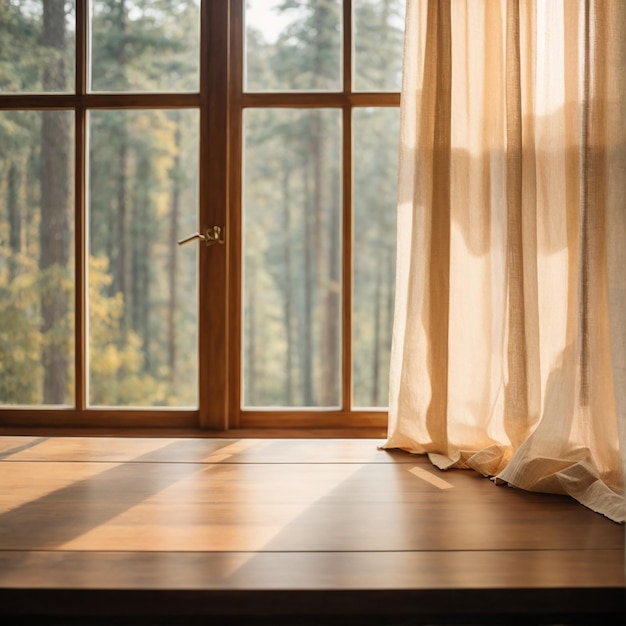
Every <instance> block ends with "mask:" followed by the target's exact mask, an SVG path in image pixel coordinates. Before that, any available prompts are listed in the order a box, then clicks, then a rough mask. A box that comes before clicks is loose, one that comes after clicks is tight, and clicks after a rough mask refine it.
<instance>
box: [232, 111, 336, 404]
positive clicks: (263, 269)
mask: <svg viewBox="0 0 626 626" xmlns="http://www.w3.org/2000/svg"><path fill="white" fill-rule="evenodd" d="M245 113H246V114H245V119H244V132H245V146H244V159H245V162H244V190H243V201H244V218H243V219H244V248H243V249H244V250H245V255H244V278H243V282H244V290H243V294H244V295H243V299H244V324H243V338H242V340H243V353H242V358H243V405H244V406H245V407H304V406H311V407H331V406H339V404H340V393H341V390H340V372H341V367H340V344H341V261H340V259H341V179H340V173H341V111H338V110H320V109H314V110H310V109H309V110H291V109H271V110H267V109H264V110H248V111H246V112H245Z"/></svg>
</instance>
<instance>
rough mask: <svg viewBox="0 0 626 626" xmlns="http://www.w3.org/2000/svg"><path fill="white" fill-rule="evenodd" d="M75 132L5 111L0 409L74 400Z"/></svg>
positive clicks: (65, 122) (61, 121) (61, 119)
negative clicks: (5, 406) (5, 405)
mask: <svg viewBox="0 0 626 626" xmlns="http://www.w3.org/2000/svg"><path fill="white" fill-rule="evenodd" d="M73 128H74V123H73V114H72V113H69V112H67V111H48V112H41V111H28V112H20V111H14V112H10V111H2V112H0V404H22V405H33V404H47V405H66V404H71V403H73V402H74V362H73V358H74V311H73V307H74V259H73V252H74V249H73V231H74V228H73V218H72V215H73V206H74V198H73V189H74V186H73V184H72V182H71V181H72V179H73V175H74V174H73V168H74V158H73V146H74V143H73V142H74V137H73Z"/></svg>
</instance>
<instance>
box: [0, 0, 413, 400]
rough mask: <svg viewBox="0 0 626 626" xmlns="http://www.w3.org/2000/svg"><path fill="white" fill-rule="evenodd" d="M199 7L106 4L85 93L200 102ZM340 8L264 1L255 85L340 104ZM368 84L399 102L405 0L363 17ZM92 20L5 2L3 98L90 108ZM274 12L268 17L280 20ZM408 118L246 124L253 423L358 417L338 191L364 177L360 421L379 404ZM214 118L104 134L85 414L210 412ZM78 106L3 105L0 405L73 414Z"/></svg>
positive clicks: (357, 225)
mask: <svg viewBox="0 0 626 626" xmlns="http://www.w3.org/2000/svg"><path fill="white" fill-rule="evenodd" d="M199 4H200V0H93V1H92V2H90V3H89V7H90V36H91V41H90V51H91V54H90V58H89V76H90V83H89V90H90V91H92V92H94V93H98V92H107V93H111V92H113V93H117V92H120V93H135V92H143V93H150V92H159V93H162V92H171V93H174V92H196V91H197V90H198V85H199V77H198V73H199V51H200V45H199V33H198V23H199V18H198V11H199ZM341 4H342V3H341V2H340V0H248V2H247V3H246V6H247V9H248V11H247V18H248V19H247V20H246V33H245V47H246V49H245V57H244V58H245V79H244V80H245V85H244V87H245V89H246V90H248V91H252V92H271V91H276V92H287V91H293V90H298V91H309V92H324V91H340V90H341V89H342V87H341V85H342V68H341V59H342V55H341V50H342V40H341ZM353 5H354V31H355V37H354V45H355V49H354V50H355V51H354V89H355V90H356V91H372V92H375V91H399V86H400V85H399V83H400V64H401V49H402V23H403V8H404V6H403V5H404V2H403V1H402V0H354V2H353ZM75 14H76V12H75V7H74V2H68V1H66V0H46V1H45V2H42V1H41V0H39V1H35V0H23V1H19V2H18V1H15V0H0V93H9V94H11V93H15V94H23V93H73V92H74V90H75V85H74V67H75V51H74V49H75V31H76V27H75V23H74V21H75ZM268 15H269V16H270V17H271V18H272V19H270V20H269V21H268V19H267V17H268ZM398 127H399V111H398V109H397V108H395V107H391V108H365V107H363V108H355V109H354V110H353V115H352V129H353V141H352V150H353V157H352V166H353V167H352V169H353V171H352V172H351V173H350V172H348V173H346V172H345V171H344V170H343V169H342V114H341V109H332V108H320V109H316V108H307V109H294V108H284V107H276V108H250V109H246V110H245V111H243V135H244V138H243V140H244V144H243V163H242V168H243V177H242V178H243V190H242V198H243V206H242V211H243V242H242V250H243V281H242V282H243V295H242V302H243V311H242V315H243V323H242V363H243V365H242V370H243V371H242V402H243V405H244V407H263V408H266V407H334V406H339V405H340V404H341V373H340V372H341V333H342V328H341V319H342V317H341V316H342V313H341V311H342V306H343V304H342V298H341V280H342V278H341V277H342V263H343V262H344V261H343V258H342V255H343V251H342V241H343V236H342V186H343V184H344V180H345V177H346V176H347V175H352V177H353V179H352V180H353V212H354V232H353V268H354V271H353V279H352V294H353V295H352V298H353V303H352V307H353V309H352V320H353V322H352V325H353V329H352V345H353V348H352V352H353V398H354V400H353V402H354V404H355V406H361V407H370V406H380V407H384V406H385V405H386V403H387V367H388V359H389V347H390V343H391V320H392V313H393V287H394V264H395V208H396V199H395V186H396V170H397V163H396V162H397V147H398V145H397V142H398ZM198 128H199V111H198V110H196V109H142V110H139V109H102V108H97V109H93V110H90V111H88V117H87V155H86V156H87V158H86V162H87V176H86V212H87V254H88V269H87V287H88V288H87V303H86V306H87V323H88V329H87V331H88V333H87V337H88V402H89V405H90V406H194V405H195V404H196V402H197V356H196V355H197V336H196V334H197V325H198V320H197V267H196V266H197V248H196V247H195V246H185V247H178V246H177V243H176V242H177V240H178V239H180V238H182V237H184V236H186V235H188V234H189V233H192V232H194V231H196V230H197V228H198V223H197V206H198V181H199V176H201V172H199V171H198V169H199V168H198V154H199V148H198ZM74 145H75V144H74V113H73V110H71V109H67V110H63V109H59V110H23V111H15V110H0V403H1V404H5V405H72V404H73V402H74V379H75V375H74V355H75V346H74V319H75V318H74V307H75V282H76V260H75V258H74V257H75V247H74V235H75V219H74V212H75V198H74V183H73V180H74Z"/></svg>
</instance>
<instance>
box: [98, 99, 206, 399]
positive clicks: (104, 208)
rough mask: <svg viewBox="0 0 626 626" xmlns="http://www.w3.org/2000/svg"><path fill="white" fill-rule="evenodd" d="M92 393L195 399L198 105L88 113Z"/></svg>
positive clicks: (106, 396)
mask: <svg viewBox="0 0 626 626" xmlns="http://www.w3.org/2000/svg"><path fill="white" fill-rule="evenodd" d="M89 132H90V136H89V172H88V175H89V203H88V209H89V401H90V404H91V405H108V406H120V405H121V406H194V405H195V404H196V401H197V400H196V397H197V393H196V388H197V333H196V326H197V295H196V294H197V284H196V266H197V263H196V253H197V246H193V245H192V246H188V247H184V248H180V247H179V246H178V245H177V240H178V239H181V238H182V237H183V236H185V235H188V234H189V233H192V232H195V231H196V230H197V206H198V198H197V189H198V174H197V172H198V145H197V137H198V112H197V111H195V110H184V111H180V110H168V111H154V110H150V111H93V112H91V114H90V116H89Z"/></svg>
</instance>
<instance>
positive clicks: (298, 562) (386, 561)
mask: <svg viewBox="0 0 626 626" xmlns="http://www.w3.org/2000/svg"><path fill="white" fill-rule="evenodd" d="M625 584H626V581H625V580H624V557H623V554H621V553H620V551H619V550H597V551H589V550H525V551H493V550H487V551H451V552H442V553H438V552H434V551H425V552H269V553H268V552H262V553H257V552H163V551H158V550H157V551H152V552H142V553H137V552H95V553H90V552H75V551H61V550H59V551H15V550H12V551H1V552H0V587H1V588H4V589H20V588H24V589H76V590H79V589H129V590H132V589H155V590H166V589H171V590H185V589H189V590H222V591H226V590H251V589H256V590H285V591H286V590H292V591H297V590H325V589H335V590H344V591H349V590H355V589H370V590H393V589H398V590H400V589H421V590H437V589H448V590H462V589H491V590H496V589H519V588H524V589H541V588H543V589H563V588H568V587H569V588H575V589H619V588H623V587H624V585H625Z"/></svg>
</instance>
